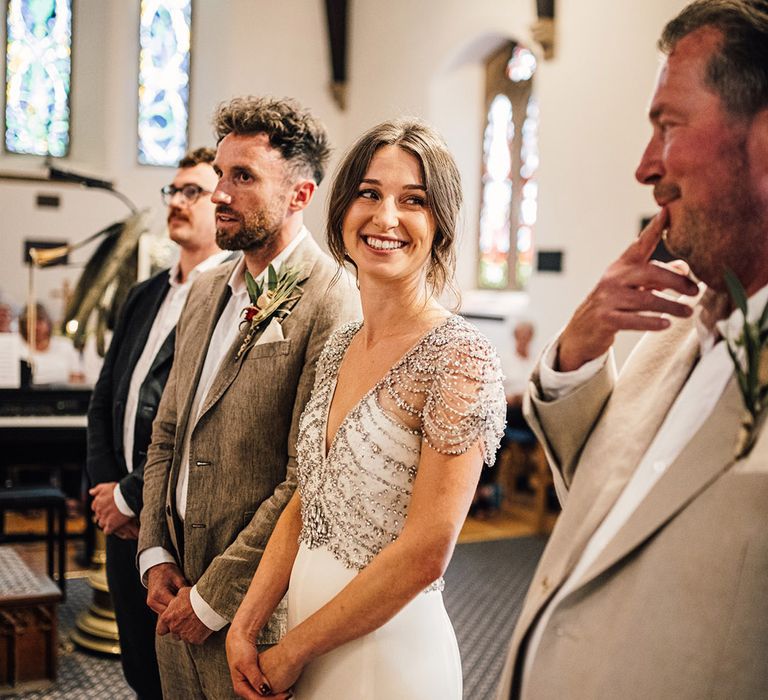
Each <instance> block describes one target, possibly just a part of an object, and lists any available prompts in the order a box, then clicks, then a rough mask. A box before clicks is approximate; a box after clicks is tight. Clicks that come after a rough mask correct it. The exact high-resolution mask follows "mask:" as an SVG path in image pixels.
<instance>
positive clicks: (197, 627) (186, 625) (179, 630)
mask: <svg viewBox="0 0 768 700" xmlns="http://www.w3.org/2000/svg"><path fill="white" fill-rule="evenodd" d="M190 590H192V589H191V588H190V586H183V587H181V588H180V589H179V591H178V593H177V594H176V596H175V597H174V598H173V600H171V602H170V603H168V607H167V608H166V609H165V611H164V612H163V614H162V615H160V618H159V619H158V621H157V633H158V634H160V635H162V634H164V633H166V632H170V633H171V634H173V635H175V636H176V637H178V638H179V639H181V640H183V641H185V642H187V644H202V643H203V642H204V641H205V640H206V639H208V637H209V636H210V635H211V634H212V633H213V630H212V629H210V628H209V627H207V626H206V625H205V624H204V623H203V622H202V620H200V618H199V617H198V616H197V614H196V613H195V611H194V609H193V608H192V602H191V601H190V599H189V592H190Z"/></svg>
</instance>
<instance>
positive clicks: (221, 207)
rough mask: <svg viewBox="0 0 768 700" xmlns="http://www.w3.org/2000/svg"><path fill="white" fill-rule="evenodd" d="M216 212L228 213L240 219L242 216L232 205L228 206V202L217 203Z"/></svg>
mask: <svg viewBox="0 0 768 700" xmlns="http://www.w3.org/2000/svg"><path fill="white" fill-rule="evenodd" d="M216 213H217V214H226V215H227V216H234V217H236V218H238V219H239V218H240V213H239V212H237V211H235V210H234V209H232V207H228V206H227V205H226V204H217V205H216Z"/></svg>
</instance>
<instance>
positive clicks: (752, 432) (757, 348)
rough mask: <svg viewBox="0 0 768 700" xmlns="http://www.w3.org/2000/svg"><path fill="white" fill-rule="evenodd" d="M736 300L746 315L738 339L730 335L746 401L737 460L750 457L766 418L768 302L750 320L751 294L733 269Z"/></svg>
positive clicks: (730, 350) (731, 282)
mask: <svg viewBox="0 0 768 700" xmlns="http://www.w3.org/2000/svg"><path fill="white" fill-rule="evenodd" d="M725 283H726V284H727V285H728V291H729V292H730V295H731V298H732V299H733V303H734V305H735V306H736V308H737V309H739V310H740V311H741V313H742V316H743V317H744V325H743V327H742V330H741V333H740V334H739V336H738V337H737V338H726V339H725V342H726V345H727V347H728V354H729V355H730V356H731V360H732V361H733V365H734V368H735V369H736V378H737V380H738V383H739V391H740V392H741V398H742V400H743V402H744V409H745V410H744V415H743V416H742V419H741V426H740V427H739V435H738V440H737V442H736V451H735V455H734V456H735V457H736V459H741V458H742V457H746V456H747V455H748V454H749V452H750V450H751V449H752V447H754V444H755V441H756V440H757V434H758V428H759V427H760V424H761V423H762V420H764V418H765V414H764V412H765V408H766V399H768V304H766V305H765V308H764V309H763V313H762V314H760V319H759V320H758V321H757V322H756V323H750V322H749V321H748V320H747V293H746V291H745V290H744V287H743V286H742V284H741V282H740V281H739V279H738V277H736V275H734V274H733V273H732V272H731V271H730V270H726V272H725Z"/></svg>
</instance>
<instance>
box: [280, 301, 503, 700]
mask: <svg viewBox="0 0 768 700" xmlns="http://www.w3.org/2000/svg"><path fill="white" fill-rule="evenodd" d="M359 329H360V323H351V324H347V325H346V326H343V327H342V328H340V329H339V330H337V331H336V332H335V333H334V335H333V336H331V338H330V339H329V341H328V343H327V345H326V347H325V349H324V351H323V353H322V355H321V357H320V360H319V361H318V364H317V375H316V379H315V386H314V390H313V392H312V397H311V399H310V401H309V403H308V404H307V407H306V410H305V412H304V414H303V416H302V418H301V424H300V432H299V440H298V481H299V486H298V488H299V492H300V495H301V513H302V530H301V536H300V548H299V552H298V555H297V557H296V561H295V563H294V566H293V570H292V573H291V580H290V585H289V589H288V627H289V628H293V627H295V626H296V625H298V624H299V623H300V622H301V621H302V620H304V619H306V618H307V617H309V616H310V615H312V614H313V613H314V612H315V611H317V610H318V609H319V608H321V607H322V606H323V605H324V604H325V603H327V602H328V601H329V600H330V599H331V598H333V597H334V596H335V595H336V594H337V593H339V591H340V590H341V589H343V588H344V587H345V586H346V585H347V584H348V583H349V582H350V581H351V580H352V579H353V578H354V577H355V576H356V575H357V573H358V571H359V570H361V569H363V568H364V567H365V566H366V565H368V564H369V563H370V562H371V560H372V559H373V558H374V557H375V556H376V554H378V553H379V552H380V551H381V550H382V549H383V548H384V547H386V546H387V545H388V544H390V543H391V542H393V541H394V540H395V539H396V538H397V536H398V535H399V533H400V531H401V529H402V527H403V524H404V521H405V518H406V516H407V513H408V504H409V502H410V498H411V490H412V487H413V482H414V479H415V477H416V473H417V470H418V464H419V456H420V453H421V445H422V442H423V441H426V443H427V444H429V445H430V447H432V448H433V449H435V450H436V451H438V452H441V453H444V454H461V453H463V452H465V451H466V450H467V449H468V448H469V447H471V446H472V445H474V444H475V443H476V442H477V441H478V440H479V441H480V443H481V445H482V448H483V450H484V454H486V455H489V458H492V457H493V455H494V453H495V451H496V447H497V446H498V440H499V438H500V436H501V433H502V431H503V427H504V415H505V413H504V412H505V401H504V392H503V388H502V384H501V371H500V368H499V361H498V357H497V356H496V353H495V351H494V350H493V348H492V347H491V345H490V343H489V342H488V341H487V340H486V339H485V338H484V337H483V336H482V335H481V334H480V333H478V331H477V330H476V329H474V328H473V327H472V326H470V325H469V324H468V323H467V322H466V321H464V320H463V319H462V318H460V317H459V316H450V317H449V318H448V319H446V320H445V321H444V322H443V323H442V324H440V325H439V326H437V327H436V328H433V329H432V330H431V331H430V332H429V333H427V334H426V335H425V336H424V337H423V338H422V339H421V340H420V341H419V342H418V343H417V344H416V345H415V346H414V347H413V348H411V349H410V350H409V351H408V352H407V353H406V354H405V355H404V356H403V357H402V358H401V359H400V360H399V361H398V362H397V363H396V364H395V365H394V366H393V367H392V368H391V369H390V370H389V372H388V373H387V374H386V375H385V376H384V377H383V378H382V379H381V381H379V383H378V384H376V386H374V387H373V388H372V389H371V390H370V391H369V392H368V393H367V394H366V395H365V396H364V397H363V398H362V399H361V400H360V402H359V403H358V404H357V405H356V406H355V407H354V408H353V409H352V410H351V411H350V412H349V414H348V415H347V416H346V418H345V419H344V421H343V422H342V424H341V426H340V427H339V429H338V431H337V433H336V435H335V436H334V437H333V441H332V443H331V444H330V445H329V446H328V447H327V452H326V423H327V419H328V410H329V406H330V403H331V400H332V398H333V394H334V391H335V388H336V378H337V375H338V371H339V366H340V365H341V361H342V359H343V357H344V354H345V352H346V350H347V347H348V346H349V343H350V342H351V340H352V338H353V337H354V335H355V334H356V333H357V332H358V330H359ZM442 589H443V580H442V579H439V580H437V581H435V582H434V583H433V584H431V585H430V586H429V587H428V588H427V589H426V590H425V591H424V592H423V593H421V594H420V595H418V596H417V597H416V598H415V599H414V600H413V601H411V602H410V603H408V604H407V605H406V606H405V607H404V608H403V609H402V610H401V611H400V612H399V613H398V614H397V615H395V616H394V617H393V618H392V619H391V620H390V621H389V622H387V623H386V624H384V625H383V626H382V627H380V628H378V629H377V630H375V631H373V632H371V633H370V634H367V635H365V636H364V637H362V638H360V639H356V640H354V641H352V642H349V643H347V644H344V645H342V646H340V647H338V648H337V649H335V650H333V651H331V652H329V653H328V654H325V655H323V656H322V657H320V658H318V659H316V660H315V661H313V662H312V663H310V664H309V665H308V666H307V667H306V668H305V669H304V671H303V673H302V676H301V678H300V679H299V682H298V683H297V685H296V687H295V698H296V700H342V699H346V698H349V699H350V700H378V699H381V700H384V699H385V698H386V700H393V699H397V700H409V699H411V698H413V699H414V700H415V699H416V698H418V699H419V700H424V699H425V698H435V699H438V698H439V700H460V698H461V696H462V676H461V661H460V659H459V650H458V646H457V644H456V637H455V635H454V632H453V627H452V626H451V622H450V620H449V619H448V615H447V614H446V611H445V608H444V606H443V598H442V593H441V591H442Z"/></svg>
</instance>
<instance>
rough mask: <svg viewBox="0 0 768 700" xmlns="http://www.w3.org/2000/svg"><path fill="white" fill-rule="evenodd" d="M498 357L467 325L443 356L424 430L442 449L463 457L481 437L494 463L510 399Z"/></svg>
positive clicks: (433, 445) (429, 395)
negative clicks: (506, 392) (505, 395)
mask: <svg viewBox="0 0 768 700" xmlns="http://www.w3.org/2000/svg"><path fill="white" fill-rule="evenodd" d="M502 378H503V375H502V372H501V363H500V361H499V356H498V354H497V353H496V351H495V350H494V348H493V346H492V345H491V344H490V342H489V341H488V339H487V338H486V337H485V336H483V335H481V334H480V333H479V332H478V331H476V330H475V329H474V328H471V327H467V328H465V329H461V330H460V331H459V335H458V336H457V337H456V338H454V339H453V340H452V341H450V342H448V343H447V344H446V345H445V346H444V347H443V348H442V351H441V352H440V354H439V355H438V371H437V372H436V376H435V378H434V382H433V384H432V387H431V389H430V391H429V392H428V393H427V397H426V402H425V404H424V411H423V414H422V432H423V435H424V439H425V440H426V441H427V444H429V446H430V447H431V448H432V449H434V450H435V451H437V452H441V453H442V454H449V455H459V454H463V453H464V452H466V451H467V450H468V449H469V448H470V447H471V446H472V445H474V444H475V443H476V442H477V441H478V440H479V441H480V447H481V449H482V451H483V458H484V460H485V462H486V463H488V464H491V463H493V460H494V457H495V455H496V450H497V449H498V447H499V441H500V439H501V436H502V434H503V432H504V423H505V420H506V400H505V398H504V386H503V384H502Z"/></svg>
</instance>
